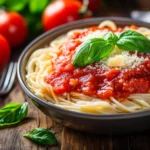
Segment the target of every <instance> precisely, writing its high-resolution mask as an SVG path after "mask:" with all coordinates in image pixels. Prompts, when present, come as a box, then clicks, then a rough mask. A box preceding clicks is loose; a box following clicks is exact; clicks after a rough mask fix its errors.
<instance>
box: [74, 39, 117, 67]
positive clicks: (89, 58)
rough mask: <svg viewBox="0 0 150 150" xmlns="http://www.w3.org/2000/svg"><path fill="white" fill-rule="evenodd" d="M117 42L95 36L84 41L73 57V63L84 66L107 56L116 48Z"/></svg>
mask: <svg viewBox="0 0 150 150" xmlns="http://www.w3.org/2000/svg"><path fill="white" fill-rule="evenodd" d="M114 46H115V44H114V43H109V42H108V41H105V40H104V39H102V38H93V39H89V40H87V41H85V42H84V43H82V44H81V45H80V46H79V47H78V48H77V51H76V53H75V55H74V57H73V65H74V66H75V67H82V66H85V65H88V64H91V63H93V62H96V61H98V60H100V59H102V58H104V57H107V56H108V55H109V54H110V53H111V52H112V50H113V49H114Z"/></svg>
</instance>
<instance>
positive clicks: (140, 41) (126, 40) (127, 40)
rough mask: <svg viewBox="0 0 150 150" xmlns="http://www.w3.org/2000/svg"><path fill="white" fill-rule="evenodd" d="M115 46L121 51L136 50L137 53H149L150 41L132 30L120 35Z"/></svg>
mask: <svg viewBox="0 0 150 150" xmlns="http://www.w3.org/2000/svg"><path fill="white" fill-rule="evenodd" d="M117 46H118V47H119V48H120V49H123V50H128V51H135V50H137V51H138V52H143V53H150V40H149V39H148V38H146V37H145V36H143V35H142V34H140V33H138V32H136V31H132V30H127V31H124V32H122V33H121V35H120V36H119V40H118V42H117Z"/></svg>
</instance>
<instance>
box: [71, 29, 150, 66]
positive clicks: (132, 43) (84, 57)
mask: <svg viewBox="0 0 150 150" xmlns="http://www.w3.org/2000/svg"><path fill="white" fill-rule="evenodd" d="M115 45H117V46H118V48H120V49H123V50H127V51H138V52H143V53H150V40H149V39H148V38H147V37H145V36H143V35H142V34H140V33H138V32H136V31H132V30H127V31H124V32H122V33H121V34H120V36H119V37H117V36H116V35H115V34H114V33H111V32H110V33H107V34H106V35H105V36H104V39H103V38H92V39H89V40H87V41H85V42H83V43H82V44H81V45H80V46H79V47H78V48H77V51H76V53H75V55H74V57H73V65H74V66H75V67H83V66H86V65H88V64H91V63H94V62H96V61H99V60H100V59H102V58H104V57H108V56H109V54H110V53H111V52H112V51H113V49H114V47H115Z"/></svg>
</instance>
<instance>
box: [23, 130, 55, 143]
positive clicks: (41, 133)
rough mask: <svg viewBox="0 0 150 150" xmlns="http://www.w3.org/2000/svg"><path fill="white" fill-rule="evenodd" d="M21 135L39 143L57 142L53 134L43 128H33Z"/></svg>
mask: <svg viewBox="0 0 150 150" xmlns="http://www.w3.org/2000/svg"><path fill="white" fill-rule="evenodd" d="M23 136H24V137H26V138H28V139H30V140H32V141H34V142H36V143H39V144H44V145H56V144H57V143H58V142H57V139H56V138H55V136H54V134H53V133H51V132H50V131H49V130H46V129H43V128H35V129H33V130H32V131H30V132H29V133H26V134H24V135H23Z"/></svg>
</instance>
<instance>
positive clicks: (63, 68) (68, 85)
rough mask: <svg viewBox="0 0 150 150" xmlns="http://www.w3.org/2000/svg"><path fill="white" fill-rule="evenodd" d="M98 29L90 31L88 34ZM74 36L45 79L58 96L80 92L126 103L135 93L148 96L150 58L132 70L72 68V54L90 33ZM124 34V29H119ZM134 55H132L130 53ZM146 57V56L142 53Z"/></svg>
mask: <svg viewBox="0 0 150 150" xmlns="http://www.w3.org/2000/svg"><path fill="white" fill-rule="evenodd" d="M91 30H98V28H96V27H94V28H89V30H88V31H91ZM88 31H86V32H83V33H78V32H77V33H75V34H74V35H73V36H72V37H71V38H70V39H69V41H68V42H67V43H65V44H63V45H62V46H60V51H61V52H60V53H59V55H58V57H57V58H56V60H55V62H54V63H53V72H52V73H50V74H49V75H48V76H46V78H45V80H46V82H47V83H48V84H50V85H51V86H52V87H53V90H54V92H55V93H56V94H63V93H65V92H72V91H74V92H80V93H83V94H85V95H89V96H94V97H98V98H101V99H108V98H110V97H112V96H113V97H115V98H117V99H119V100H124V99H125V98H126V97H128V96H129V95H130V94H133V93H148V92H149V90H150V56H149V57H148V56H147V59H146V60H145V61H144V62H143V63H141V64H140V65H138V66H136V67H135V68H133V69H117V68H114V69H113V68H107V69H105V68H102V67H101V64H100V63H93V64H91V65H87V66H85V67H81V68H75V67H74V66H73V65H72V59H73V55H74V53H75V51H76V47H78V46H79V45H80V44H81V43H82V42H81V41H80V40H79V38H80V37H82V36H86V34H87V32H88ZM119 31H121V29H119ZM131 55H132V53H131ZM139 57H146V54H139Z"/></svg>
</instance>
